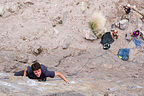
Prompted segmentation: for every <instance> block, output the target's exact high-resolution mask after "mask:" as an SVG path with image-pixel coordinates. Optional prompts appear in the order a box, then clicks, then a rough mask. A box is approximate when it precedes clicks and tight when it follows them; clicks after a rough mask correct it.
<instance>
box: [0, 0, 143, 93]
mask: <svg viewBox="0 0 144 96" xmlns="http://www.w3.org/2000/svg"><path fill="white" fill-rule="evenodd" d="M126 4H131V5H136V7H137V8H138V9H139V10H142V9H143V5H144V0H133V1H125V0H111V1H110V0H97V1H96V0H61V1H59V0H1V1H0V42H1V43H0V72H1V73H0V95H1V96H20V95H22V96H32V95H35V96H143V95H144V83H143V81H144V80H143V79H144V70H143V67H144V59H143V58H144V54H143V52H144V47H143V45H141V47H138V48H136V46H135V44H134V43H133V41H130V42H129V41H126V40H125V34H126V33H127V34H128V33H131V32H133V31H134V30H137V29H139V30H140V31H141V32H144V24H143V23H142V22H141V20H140V19H139V17H138V15H137V14H136V13H135V12H134V11H133V12H131V13H130V14H129V15H126V16H125V15H124V14H125V13H124V10H123V8H122V5H126ZM95 12H100V13H101V14H102V15H103V16H104V17H105V18H106V25H105V27H104V30H105V32H108V31H110V30H112V28H111V25H112V24H114V23H116V22H118V21H120V20H121V19H122V18H123V17H124V18H125V17H126V18H128V19H129V22H128V24H126V25H127V27H126V28H125V29H124V30H120V29H118V28H116V30H118V33H119V38H118V39H117V40H115V41H114V43H113V44H111V48H110V49H109V50H103V47H102V45H101V44H100V39H97V40H95V39H96V37H93V35H92V38H91V37H90V36H91V35H90V34H89V33H91V29H90V28H89V22H90V20H91V17H92V15H93V14H94V13H95ZM124 26H125V25H124ZM85 38H86V39H94V40H93V41H90V40H86V39H85ZM120 48H130V58H129V60H128V61H122V60H121V59H120V58H118V56H117V52H118V50H119V49H120ZM33 60H38V61H39V62H40V63H42V64H44V65H46V66H48V69H49V70H54V71H59V72H61V73H63V74H64V75H65V76H67V77H68V80H69V81H70V82H71V83H70V84H69V85H67V84H65V83H64V82H63V81H62V80H60V79H59V78H56V79H49V80H48V81H46V82H38V81H35V80H30V79H28V78H23V77H14V76H13V72H17V71H20V70H23V69H24V68H25V67H26V66H28V65H31V62H32V61H33Z"/></svg>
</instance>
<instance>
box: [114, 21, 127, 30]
mask: <svg viewBox="0 0 144 96" xmlns="http://www.w3.org/2000/svg"><path fill="white" fill-rule="evenodd" d="M128 22H129V20H127V19H123V20H121V21H119V22H117V23H115V26H116V27H118V28H120V29H121V30H125V29H126V28H127V27H128Z"/></svg>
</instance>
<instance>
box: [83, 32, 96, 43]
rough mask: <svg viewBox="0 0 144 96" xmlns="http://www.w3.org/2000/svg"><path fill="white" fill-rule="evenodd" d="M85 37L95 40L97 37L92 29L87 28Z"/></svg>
mask: <svg viewBox="0 0 144 96" xmlns="http://www.w3.org/2000/svg"><path fill="white" fill-rule="evenodd" d="M85 38H86V39H87V40H92V41H93V40H95V39H97V37H96V36H95V35H94V33H93V32H92V31H91V30H85Z"/></svg>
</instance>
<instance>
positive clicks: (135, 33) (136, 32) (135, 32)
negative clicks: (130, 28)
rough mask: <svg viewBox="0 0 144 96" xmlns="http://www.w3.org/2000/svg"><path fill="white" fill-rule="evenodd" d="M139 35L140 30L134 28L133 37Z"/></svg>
mask: <svg viewBox="0 0 144 96" xmlns="http://www.w3.org/2000/svg"><path fill="white" fill-rule="evenodd" d="M139 35H140V31H139V30H136V31H134V32H133V37H135V38H136V39H138V36H139Z"/></svg>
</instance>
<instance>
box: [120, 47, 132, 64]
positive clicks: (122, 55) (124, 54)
mask: <svg viewBox="0 0 144 96" xmlns="http://www.w3.org/2000/svg"><path fill="white" fill-rule="evenodd" d="M129 51H130V49H129V48H124V49H119V51H118V57H119V58H121V59H122V60H124V61H127V60H128V59H129Z"/></svg>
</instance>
